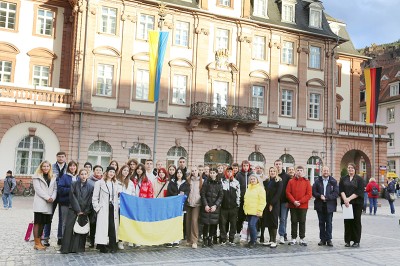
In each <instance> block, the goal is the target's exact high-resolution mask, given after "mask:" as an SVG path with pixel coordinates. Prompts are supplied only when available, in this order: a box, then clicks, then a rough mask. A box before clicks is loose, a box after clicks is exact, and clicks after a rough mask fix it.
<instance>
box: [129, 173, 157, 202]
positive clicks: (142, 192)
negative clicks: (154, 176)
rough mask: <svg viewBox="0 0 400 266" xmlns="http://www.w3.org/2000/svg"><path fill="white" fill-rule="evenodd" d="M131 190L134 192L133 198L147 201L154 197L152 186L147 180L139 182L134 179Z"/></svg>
mask: <svg viewBox="0 0 400 266" xmlns="http://www.w3.org/2000/svg"><path fill="white" fill-rule="evenodd" d="M133 188H134V191H135V194H134V195H133V196H136V197H139V198H147V199H151V198H153V197H154V190H153V184H152V183H151V181H150V180H149V179H148V178H143V179H141V180H139V179H138V178H135V179H134V180H133Z"/></svg>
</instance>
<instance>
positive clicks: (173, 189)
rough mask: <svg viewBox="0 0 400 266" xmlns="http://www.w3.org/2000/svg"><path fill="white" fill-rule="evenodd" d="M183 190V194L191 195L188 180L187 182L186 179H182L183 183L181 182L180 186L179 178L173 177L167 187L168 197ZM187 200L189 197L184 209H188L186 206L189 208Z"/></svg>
mask: <svg viewBox="0 0 400 266" xmlns="http://www.w3.org/2000/svg"><path fill="white" fill-rule="evenodd" d="M181 192H183V194H184V195H186V197H187V196H189V192H190V186H189V184H188V182H186V180H182V183H181V184H180V186H178V182H177V179H175V178H173V179H171V181H170V182H169V183H168V187H167V197H171V196H177V195H179V194H180V193H181ZM186 202H187V198H186V201H185V204H184V205H183V210H184V211H186V208H187V204H186Z"/></svg>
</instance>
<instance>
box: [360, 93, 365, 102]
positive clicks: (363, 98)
mask: <svg viewBox="0 0 400 266" xmlns="http://www.w3.org/2000/svg"><path fill="white" fill-rule="evenodd" d="M362 102H365V91H360V103H362Z"/></svg>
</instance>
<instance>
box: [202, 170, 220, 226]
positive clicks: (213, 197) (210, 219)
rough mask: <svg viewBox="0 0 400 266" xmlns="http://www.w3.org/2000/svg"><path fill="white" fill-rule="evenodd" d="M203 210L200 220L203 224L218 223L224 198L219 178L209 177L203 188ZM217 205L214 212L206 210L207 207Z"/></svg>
mask: <svg viewBox="0 0 400 266" xmlns="http://www.w3.org/2000/svg"><path fill="white" fill-rule="evenodd" d="M200 194H201V212H200V221H201V223H203V224H218V222H219V213H220V209H221V203H222V198H223V196H224V194H223V192H222V184H221V181H220V180H219V179H216V180H212V179H211V178H208V179H207V180H206V181H205V182H204V184H203V187H202V188H201V192H200ZM206 206H208V207H210V208H211V207H212V206H216V207H217V208H216V209H215V211H214V212H206V211H205V207H206Z"/></svg>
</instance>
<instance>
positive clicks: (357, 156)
mask: <svg viewBox="0 0 400 266" xmlns="http://www.w3.org/2000/svg"><path fill="white" fill-rule="evenodd" d="M349 163H354V164H355V165H356V166H357V169H356V173H357V174H358V175H360V176H361V177H363V179H364V180H365V181H366V182H367V181H368V179H369V178H370V177H371V160H370V159H369V157H368V156H367V155H366V154H365V153H364V152H363V151H360V150H350V151H348V152H346V153H345V154H344V155H343V157H342V160H341V161H340V176H344V175H347V164H349ZM338 178H340V177H336V179H338ZM380 179H381V178H379V180H376V181H377V182H378V184H379V183H383V182H384V180H380Z"/></svg>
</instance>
